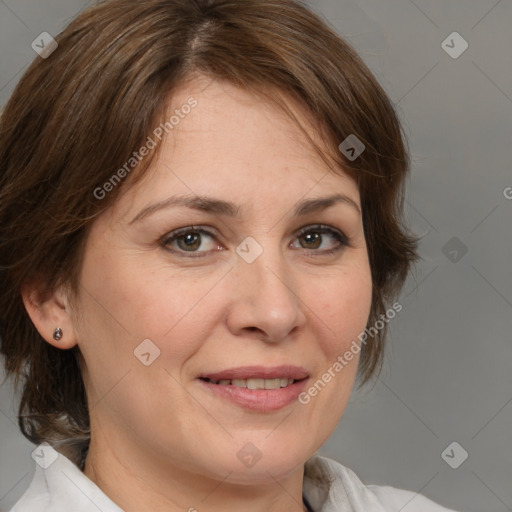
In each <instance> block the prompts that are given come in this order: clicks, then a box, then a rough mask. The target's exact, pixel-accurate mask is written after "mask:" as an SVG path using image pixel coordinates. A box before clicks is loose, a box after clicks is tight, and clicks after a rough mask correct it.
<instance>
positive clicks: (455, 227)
mask: <svg viewBox="0 0 512 512" xmlns="http://www.w3.org/2000/svg"><path fill="white" fill-rule="evenodd" d="M309 3H310V5H311V6H312V7H313V9H315V10H316V11H317V12H319V13H320V14H321V15H322V16H324V17H325V18H327V19H328V21H329V22H330V23H331V24H332V25H333V26H334V27H335V28H336V30H337V31H338V32H339V33H340V34H341V35H342V36H344V37H345V38H347V39H348V40H349V41H350V42H351V43H352V44H353V45H354V46H355V47H356V49H357V50H358V51H359V52H360V54H361V56H362V57H363V59H364V60H365V61H366V63H367V64H369V65H370V67H371V68H372V70H373V71H374V72H375V74H376V75H377V77H378V79H379V80H380V82H381V83H382V85H383V86H384V87H385V89H386V90H387V92H388V93H389V95H390V96H391V98H392V100H393V101H394V103H395V104H396V106H397V109H398V111H399V113H400V116H401V118H402V119H403V122H404V125H405V129H406V132H407V135H408V137H409V141H410V147H411V151H412V156H413V173H412V176H411V180H410V186H409V190H408V200H407V217H408V220H409V223H410V225H411V227H412V228H413V230H415V231H416V233H418V234H421V235H423V240H422V244H421V247H420V251H421V255H422V257H423V260H422V261H421V263H420V264H419V265H418V266H417V271H416V272H415V274H414V276H411V278H410V279H409V281H408V283H407V285H406V286H405V289H404V292H403V294H402V297H401V299H400V300H401V302H402V304H403V306H404V308H403V311H402V312H401V313H400V314H399V315H398V317H397V319H395V320H393V321H392V326H391V328H392V337H391V339H390V345H389V349H388V353H387V360H386V364H385V367H384V371H383V372H382V374H381V376H380V378H379V380H378V381H377V382H376V384H375V386H374V387H373V388H370V387H368V388H366V389H364V390H362V391H357V392H354V393H353V395H352V397H351V400H350V403H349V406H348V408H347V409H346V412H345V414H344V416H343V418H342V420H341V422H340V424H339V427H338V428H337V430H336V431H335V432H334V433H333V435H332V436H331V438H330V440H329V441H328V442H327V443H326V445H325V446H324V447H323V448H322V450H321V451H320V453H321V454H323V455H327V456H329V457H331V458H334V459H337V460H339V461H340V462H342V463H343V464H345V465H346V466H348V467H350V468H352V469H353V470H354V471H355V472H356V473H357V474H358V475H359V476H360V477H361V478H362V479H363V480H364V481H366V482H367V483H377V484H388V485H393V486H395V487H401V488H407V489H411V490H414V491H417V492H420V493H422V494H424V495H426V496H428V497H430V498H431V499H433V500H436V501H438V502H440V503H442V504H444V505H445V506H447V507H450V508H454V509H457V510H465V511H469V512H476V511H482V512H484V511H485V512H502V511H507V510H512V436H511V432H512V371H511V361H512V344H511V332H512V322H511V320H512V315H511V309H512V272H511V270H510V266H511V265H510V263H511V262H512V236H511V228H510V224H511V222H510V221H511V219H512V216H511V213H512V200H511V199H507V197H506V196H507V195H508V197H509V198H510V197H511V196H512V190H511V189H507V187H512V172H511V163H510V161H511V159H510V149H511V147H512V144H511V143H512V135H511V134H512V52H511V48H512V30H511V27H512V2H511V1H510V0H500V1H498V0H480V1H477V0H471V1H469V0H446V1H443V2H441V1H439V0H415V1H412V0H385V1H383V0H362V1H357V2H348V1H344V0H340V1H335V0H331V1H328V0H324V1H318V2H313V1H310V2H309ZM86 5H87V2H85V1H83V0H67V1H64V0H45V1H41V0H37V1H35V0H32V1H27V0H0V104H1V105H2V106H3V105H5V103H6V101H7V99H8V97H9V94H10V93H11V92H12V90H13V88H14V86H15V84H16V82H17V80H18V79H19V78H20V76H21V74H22V72H23V70H24V69H25V68H26V67H27V65H28V63H29V62H30V61H31V60H32V59H33V58H34V57H35V53H34V52H33V50H32V49H31V46H30V44H31V42H32V41H33V40H34V38H36V36H38V35H39V34H40V33H41V32H43V31H47V32H49V33H50V34H56V33H58V32H59V31H60V30H61V29H62V28H63V27H64V26H65V24H66V23H67V22H68V21H69V19H70V18H71V17H73V16H74V15H75V14H76V13H77V12H78V11H79V10H81V9H82V8H84V7H85V6H86ZM454 31H457V32H459V33H460V34H461V36H462V37H463V38H464V39H465V40H466V41H467V43H468V44H469V47H468V49H467V50H466V51H465V52H464V53H463V54H462V55H460V56H459V57H458V58H456V59H454V58H452V57H450V56H449V55H448V54H447V53H446V52H445V50H444V49H443V48H442V46H441V43H442V42H443V41H444V40H445V39H446V38H447V36H448V35H449V34H451V33H452V32H454ZM448 44H449V45H450V46H454V50H457V49H458V48H460V46H459V43H457V42H456V41H455V40H454V42H453V43H452V42H451V40H450V39H448ZM507 190H509V193H508V194H507ZM453 237H456V239H455V240H452V239H453ZM446 244H448V245H446ZM466 250H467V252H466V253H464V252H465V251H466ZM15 406H16V401H15V399H14V398H13V393H12V390H11V388H10V387H9V385H8V384H5V385H4V386H3V387H2V388H0V433H1V434H0V435H1V438H0V439H1V444H0V511H2V512H3V511H6V510H8V509H9V508H10V506H12V505H13V504H14V502H15V501H16V500H17V499H18V498H19V497H20V495H21V494H22V493H23V491H24V490H25V489H26V487H27V486H28V485H29V483H30V479H31V477H32V474H33V461H32V459H31V457H30V453H31V451H32V449H33V446H32V445H31V444H30V443H29V442H28V441H26V440H25V439H24V438H23V437H22V436H21V434H20V433H19V431H18V428H17V426H16V419H15V414H16V413H15ZM454 441H456V442H457V443H459V445H460V446H462V447H463V449H464V450H466V451H467V452H468V454H469V457H468V458H467V460H466V461H465V462H464V463H463V464H462V465H460V467H458V468H457V469H452V468H451V467H450V466H449V465H448V464H447V463H446V462H445V461H444V460H443V458H442V457H441V454H442V452H443V451H444V449H445V448H446V447H447V446H448V445H449V444H450V443H452V442H454ZM460 453H462V452H461V448H458V447H457V448H456V449H455V450H454V451H453V452H449V455H450V456H452V458H451V460H454V461H456V460H458V457H459V456H460ZM403 505H404V507H403V508H402V511H403V512H407V510H408V508H409V507H408V505H407V504H405V503H404V504H403Z"/></svg>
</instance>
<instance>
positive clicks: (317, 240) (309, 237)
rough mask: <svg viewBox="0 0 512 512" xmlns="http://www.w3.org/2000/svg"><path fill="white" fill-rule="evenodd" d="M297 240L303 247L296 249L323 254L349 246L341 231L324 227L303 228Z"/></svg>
mask: <svg viewBox="0 0 512 512" xmlns="http://www.w3.org/2000/svg"><path fill="white" fill-rule="evenodd" d="M297 240H299V242H301V247H297V246H294V247H296V248H298V249H307V250H313V251H315V252H320V253H321V254H331V253H334V252H337V251H339V250H341V249H342V248H343V247H346V246H348V245H349V242H348V240H347V237H346V236H345V235H344V234H343V233H342V232H341V231H338V230H337V229H333V228H330V227H327V226H323V225H318V226H308V227H305V228H302V229H301V230H300V232H299V234H298V236H297ZM326 240H327V241H326ZM326 245H327V247H326ZM319 249H320V250H319Z"/></svg>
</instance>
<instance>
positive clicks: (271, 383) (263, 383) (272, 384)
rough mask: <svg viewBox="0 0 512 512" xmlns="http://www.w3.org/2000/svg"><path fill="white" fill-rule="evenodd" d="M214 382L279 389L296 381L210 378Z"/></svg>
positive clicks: (285, 379) (244, 386)
mask: <svg viewBox="0 0 512 512" xmlns="http://www.w3.org/2000/svg"><path fill="white" fill-rule="evenodd" d="M210 382H211V383H212V384H219V385H220V386H229V385H231V386H235V387H236V388H247V389H279V388H286V387H287V386H290V385H291V384H293V383H294V382H295V381H294V379H287V378H277V379H233V380H230V379H221V380H214V379H210Z"/></svg>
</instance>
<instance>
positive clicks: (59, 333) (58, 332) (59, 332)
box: [53, 327, 62, 341]
mask: <svg viewBox="0 0 512 512" xmlns="http://www.w3.org/2000/svg"><path fill="white" fill-rule="evenodd" d="M61 338H62V329H61V328H60V327H57V329H55V331H54V332H53V339H54V340H55V341H59V340H60V339H61Z"/></svg>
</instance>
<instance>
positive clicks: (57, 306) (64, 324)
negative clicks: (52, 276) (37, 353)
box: [21, 282, 77, 349]
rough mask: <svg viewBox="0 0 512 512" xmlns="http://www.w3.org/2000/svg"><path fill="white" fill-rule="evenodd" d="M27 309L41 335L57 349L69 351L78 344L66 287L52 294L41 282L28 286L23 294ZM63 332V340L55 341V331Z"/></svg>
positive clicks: (24, 288) (23, 290)
mask: <svg viewBox="0 0 512 512" xmlns="http://www.w3.org/2000/svg"><path fill="white" fill-rule="evenodd" d="M21 295H22V298H23V303H24V304H25V309H26V310H27V313H28V315H29V316H30V318H31V320H32V322H33V324H34V325H35V327H36V329H37V330H38V331H39V334H40V335H41V336H42V337H43V338H44V339H45V340H46V341H47V342H48V343H50V345H53V346H54V347H56V348H62V349H69V348H72V347H74V346H75V345H76V344H77V341H76V333H75V330H74V327H73V322H72V315H71V307H70V302H69V300H68V293H67V291H66V290H65V289H64V287H61V288H58V289H57V290H55V291H54V292H52V293H49V292H47V291H45V290H44V287H43V286H42V285H41V283H40V282H32V283H30V284H26V285H25V286H24V287H23V289H22V292H21ZM57 328H60V329H61V330H62V338H61V339H60V340H55V339H54V337H53V335H54V333H55V330H56V329H57Z"/></svg>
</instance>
